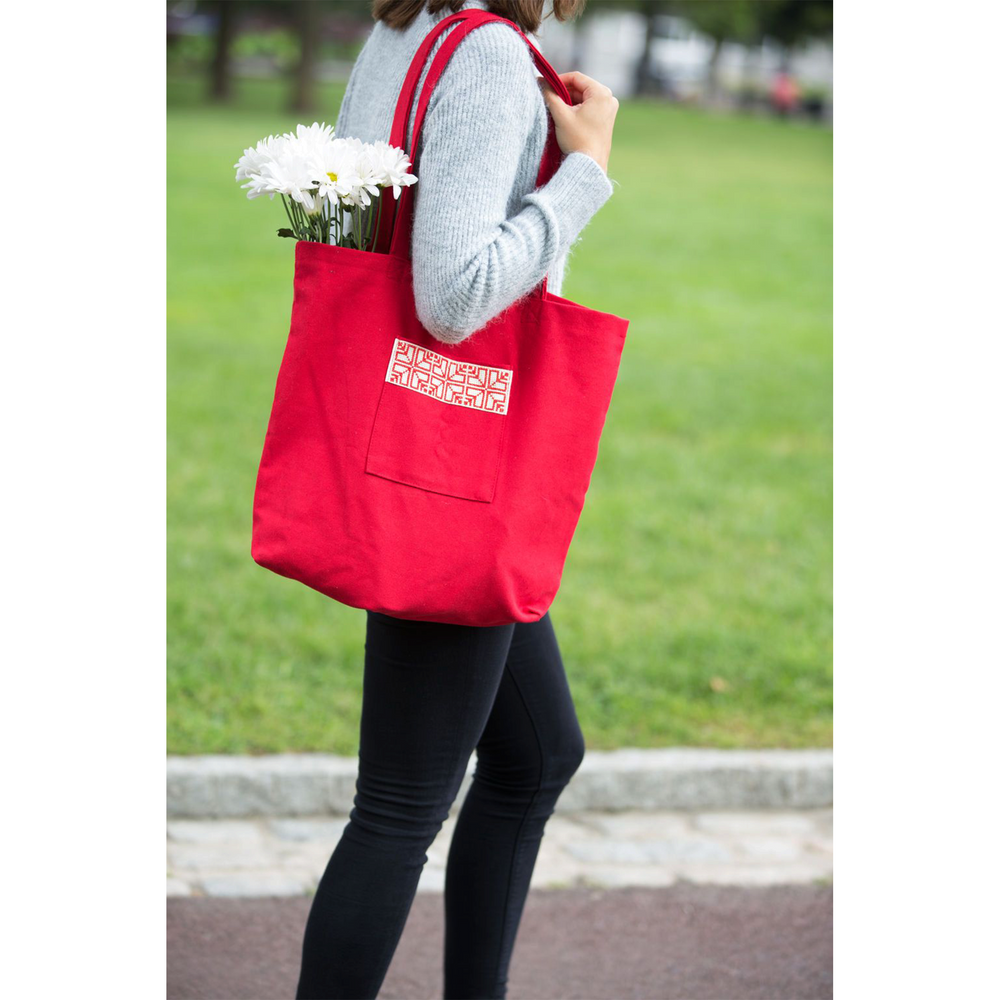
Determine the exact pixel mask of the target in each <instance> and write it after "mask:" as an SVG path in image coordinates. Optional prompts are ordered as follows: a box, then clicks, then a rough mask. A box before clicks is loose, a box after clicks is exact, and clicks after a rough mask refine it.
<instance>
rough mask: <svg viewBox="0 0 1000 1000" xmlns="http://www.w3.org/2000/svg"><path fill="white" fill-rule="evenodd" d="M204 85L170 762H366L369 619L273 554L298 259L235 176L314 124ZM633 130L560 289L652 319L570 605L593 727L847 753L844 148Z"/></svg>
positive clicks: (178, 280)
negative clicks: (218, 95)
mask: <svg viewBox="0 0 1000 1000" xmlns="http://www.w3.org/2000/svg"><path fill="white" fill-rule="evenodd" d="M199 86H200V85H197V84H195V83H194V82H192V81H188V80H176V81H172V82H171V87H170V96H171V104H170V109H169V114H168V123H169V159H168V185H169V205H168V236H169V248H168V263H169V274H168V281H169V307H168V315H169V452H168V455H169V562H168V568H169V612H168V614H169V622H168V624H169V673H168V687H169V749H170V750H171V751H172V752H174V753H185V754H186V753H205V752H223V753H226V752H232V753H236V752H250V753H254V752H272V751H285V750H322V751H332V752H338V753H354V752H355V751H356V749H357V726H358V715H359V709H360V699H361V679H362V652H363V641H364V612H362V611H357V610H354V609H351V608H346V607H343V606H341V605H339V604H336V603H335V602H333V601H331V600H328V599H327V598H325V597H322V596H321V595H319V594H317V593H314V592H312V591H310V590H308V589H307V588H306V587H304V586H302V585H301V584H298V583H294V582H292V581H290V580H285V579H282V578H279V577H277V576H275V575H273V574H271V573H268V572H266V571H265V570H263V569H261V568H260V567H258V566H256V565H255V564H254V563H253V562H252V560H251V558H250V515H251V504H252V498H253V486H254V477H255V473H256V466H257V461H258V459H259V457H260V449H261V444H262V442H263V437H264V430H265V426H266V422H267V417H268V411H269V408H270V404H271V394H272V392H273V388H274V380H275V376H276V373H277V368H278V363H279V360H280V358H281V352H282V349H283V347H284V341H285V337H286V335H287V332H288V318H289V309H290V305H291V279H292V251H293V243H292V242H291V241H290V240H280V239H277V238H276V237H275V236H274V230H275V229H276V228H277V227H278V226H280V225H282V224H283V213H282V210H281V207H280V205H278V204H277V203H274V204H272V203H270V202H268V201H266V200H260V201H255V202H247V201H246V199H245V198H244V196H243V193H242V192H241V191H240V190H239V188H238V186H237V185H236V183H235V182H234V180H233V170H232V169H231V168H232V164H233V163H235V161H236V159H237V158H238V156H239V154H240V153H241V151H242V149H243V148H244V147H245V146H247V145H250V144H251V143H252V142H253V141H255V140H256V139H258V138H259V137H261V136H263V135H266V134H268V133H271V132H279V131H285V130H287V129H288V128H290V127H291V126H293V125H294V124H295V121H296V120H297V119H296V118H295V117H294V116H291V115H290V114H288V113H287V112H284V111H283V110H282V102H283V99H284V88H282V87H280V86H279V85H276V84H272V83H267V82H254V83H250V82H245V83H244V84H243V85H242V86H241V88H240V95H239V99H238V101H237V103H236V104H235V105H234V106H233V107H230V108H227V109H225V110H220V109H217V108H207V107H203V106H201V105H200V103H199ZM340 93H341V91H340V88H338V87H332V86H331V87H329V88H327V89H325V90H324V92H323V102H324V103H323V107H324V111H323V113H322V114H321V115H319V116H318V117H325V118H326V119H327V120H328V121H333V120H334V118H335V116H336V109H337V106H338V102H339V97H340ZM309 120H312V119H311V118H310V119H309ZM618 121H619V124H618V127H617V129H616V136H615V148H614V153H613V155H612V162H611V175H612V177H614V178H615V179H616V180H617V181H618V182H619V183H620V187H619V188H618V190H617V191H616V193H615V195H614V197H612V199H611V200H610V201H609V202H608V204H607V205H606V206H605V208H604V209H602V211H601V212H600V213H599V215H598V216H597V217H596V218H595V220H594V222H593V223H592V224H591V226H590V227H589V228H588V229H587V230H586V232H585V234H584V238H583V240H582V242H581V243H580V244H579V245H578V246H577V248H576V250H575V252H574V256H573V259H572V262H571V273H570V276H569V278H568V281H567V284H566V286H565V288H564V290H563V293H564V294H565V295H568V296H569V297H570V298H574V299H577V300H578V301H580V302H582V303H584V304H586V305H588V306H592V307H594V308H598V309H603V310H608V311H610V312H615V313H618V314H619V315H622V316H626V317H628V318H630V319H631V321H632V323H631V327H630V329H629V335H628V340H627V343H626V346H625V352H624V356H623V359H622V366H621V373H620V376H619V379H618V384H617V388H616V390H615V396H614V400H613V401H612V404H611V410H610V413H609V415H608V421H607V425H606V428H605V432H604V437H603V439H602V443H601V452H600V458H599V459H598V463H597V468H596V470H595V472H594V478H593V484H592V486H591V490H590V493H589V496H588V500H587V507H586V509H585V511H584V513H583V517H582V518H581V520H580V525H579V528H578V530H577V533H576V538H575V540H574V543H573V546H572V548H571V550H570V555H569V560H568V562H567V566H566V572H565V576H564V582H563V586H562V590H561V592H560V594H559V596H558V598H557V599H556V601H555V604H554V605H553V607H552V618H553V621H554V623H555V625H556V628H557V630H558V633H559V638H560V643H561V646H562V650H563V654H564V659H565V661H566V667H567V671H568V673H569V677H570V682H571V684H572V688H573V693H574V696H575V699H576V703H577V708H578V711H579V715H580V721H581V724H582V726H583V731H584V733H585V734H586V737H587V741H588V744H589V745H590V746H591V747H593V748H610V747H617V746H669V745H675V744H686V745H702V746H719V747H757V746H810V745H825V744H828V743H829V741H830V733H831V682H830V680H831V679H830V669H831V475H832V464H831V425H832V420H831V388H832V385H831V382H832V380H831V270H832V263H831V243H832V239H831V226H832V221H831V214H832V213H831V210H832V198H831V182H832V162H831V156H832V136H831V134H830V132H829V131H827V130H824V129H818V128H815V127H811V126H806V125H797V124H787V123H780V122H774V121H770V120H762V119H751V118H728V117H714V116H710V115H706V114H702V113H699V112H696V111H690V110H681V109H677V108H673V107H666V106H660V105H658V104H645V103H624V104H623V105H622V108H621V111H620V114H619V119H618Z"/></svg>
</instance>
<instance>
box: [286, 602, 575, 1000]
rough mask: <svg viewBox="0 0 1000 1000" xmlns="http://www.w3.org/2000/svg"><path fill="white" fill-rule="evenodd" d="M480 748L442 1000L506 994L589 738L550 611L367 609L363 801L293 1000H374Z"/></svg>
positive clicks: (447, 897)
mask: <svg viewBox="0 0 1000 1000" xmlns="http://www.w3.org/2000/svg"><path fill="white" fill-rule="evenodd" d="M474 749H475V750H476V751H477V760H476V769H475V774H474V779H473V783H472V785H471V787H470V790H469V793H468V796H467V797H466V799H465V802H464V803H463V805H462V809H461V811H460V813H459V816H458V821H457V824H456V827H455V832H454V837H453V840H452V843H451V847H450V850H449V854H448V865H447V871H446V875H445V893H444V904H445V954H444V996H445V998H446V1000H459V998H460V1000H476V998H495V997H504V996H505V995H506V990H507V968H508V965H509V964H510V957H511V952H512V950H513V947H514V938H515V935H516V934H517V928H518V924H519V923H520V920H521V913H522V911H523V909H524V902H525V898H526V897H527V894H528V885H529V882H530V879H531V873H532V871H533V869H534V865H535V859H536V857H537V855H538V848H539V844H540V842H541V839H542V833H543V831H544V828H545V823H546V821H547V820H548V818H549V816H550V815H551V814H552V811H553V809H554V808H555V804H556V800H557V799H558V797H559V794H560V792H561V791H562V790H563V788H564V787H565V786H566V784H567V783H568V782H569V780H570V778H571V777H572V775H573V774H574V772H575V771H576V769H577V768H578V767H579V766H580V762H581V760H582V759H583V753H584V745H583V735H582V733H581V732H580V726H579V723H578V722H577V718H576V711H575V709H574V707H573V699H572V697H571V695H570V690H569V685H568V683H567V680H566V674H565V672H564V670H563V664H562V659H561V657H560V655H559V647H558V644H557V642H556V636H555V632H554V631H553V629H552V623H551V621H550V619H549V616H548V615H547V614H546V615H545V616H544V617H543V618H542V619H541V620H540V621H537V622H532V623H530V624H518V625H500V626H496V627H491V628H474V627H471V626H464V625H442V624H437V623H434V622H411V621H403V620H401V619H398V618H390V617H388V616H387V615H381V614H376V613H374V612H368V632H367V639H366V643H365V673H364V695H363V702H362V709H361V750H360V767H359V774H358V783H357V794H356V795H355V798H354V808H353V809H352V810H351V817H350V822H349V823H348V824H347V826H346V828H345V830H344V833H343V836H342V837H341V840H340V843H339V844H338V845H337V847H336V850H334V852H333V856H332V857H331V858H330V862H329V864H328V865H327V868H326V871H325V873H324V874H323V878H322V879H321V881H320V884H319V888H318V889H317V891H316V896H315V899H314V900H313V904H312V910H311V911H310V913H309V920H308V923H307V925H306V932H305V941H304V944H303V951H302V971H301V977H300V980H299V988H298V994H297V996H298V1000H334V998H352V1000H361V998H365V997H375V996H377V994H378V991H379V989H380V988H381V985H382V981H383V979H384V978H385V973H386V970H387V969H388V967H389V962H390V961H391V959H392V956H393V952H394V951H395V949H396V945H397V943H398V941H399V938H400V935H401V934H402V931H403V925H404V924H405V922H406V918H407V915H408V914H409V911H410V905H411V904H412V902H413V896H414V893H415V892H416V888H417V882H418V880H419V878H420V872H421V869H422V868H423V866H424V863H425V862H426V861H427V854H426V851H427V848H428V847H429V846H430V844H431V842H432V841H433V840H434V837H435V835H436V834H437V833H438V831H439V830H440V829H441V824H442V823H443V822H444V820H445V819H446V818H447V815H448V812H449V809H450V808H451V806H452V804H453V802H454V800H455V798H456V796H457V794H458V789H459V786H460V784H461V781H462V777H463V775H464V773H465V769H466V766H467V764H468V761H469V758H470V757H471V755H472V751H473V750H474Z"/></svg>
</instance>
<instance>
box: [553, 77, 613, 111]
mask: <svg viewBox="0 0 1000 1000" xmlns="http://www.w3.org/2000/svg"><path fill="white" fill-rule="evenodd" d="M559 79H560V80H562V82H563V83H564V84H566V89H567V90H568V91H569V93H570V96H571V97H572V98H573V103H574V104H580V103H582V102H583V101H586V100H588V99H589V98H591V97H597V96H601V97H610V96H611V90H610V88H608V87H605V86H604V84H603V83H598V82H597V80H595V79H594V78H593V77H590V76H587V74H586V73H579V72H576V71H574V72H572V73H560V74H559Z"/></svg>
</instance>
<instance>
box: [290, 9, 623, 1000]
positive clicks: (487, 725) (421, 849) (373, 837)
mask: <svg viewBox="0 0 1000 1000" xmlns="http://www.w3.org/2000/svg"><path fill="white" fill-rule="evenodd" d="M550 3H551V4H552V8H553V10H552V12H553V13H554V14H555V16H556V17H557V18H560V19H566V18H567V17H569V16H571V15H573V14H575V13H576V12H577V11H578V9H579V7H580V6H582V3H581V0H550ZM544 6H545V4H544V0H507V2H499V0H492V2H482V0H470V2H466V3H464V4H463V3H462V0H375V3H374V4H373V13H374V17H375V20H376V24H375V27H374V29H373V31H372V34H371V36H370V38H369V39H368V41H367V42H366V44H365V46H364V48H363V49H362V51H361V53H360V55H359V56H358V60H357V63H356V64H355V66H354V69H353V72H352V74H351V78H350V80H349V82H348V85H347V91H346V94H345V96H344V100H343V103H342V105H341V109H340V114H339V117H338V120H337V132H338V133H339V134H341V135H350V136H356V137H358V138H360V139H363V140H367V141H372V140H375V139H387V138H388V136H389V132H390V128H391V124H392V117H393V112H394V109H395V104H396V99H397V97H398V94H399V91H400V88H401V86H402V83H403V78H404V76H405V74H406V71H407V69H408V68H409V65H410V62H411V60H412V59H413V56H414V54H415V53H416V50H417V48H418V46H419V45H420V42H421V41H422V40H423V38H424V37H425V36H426V35H427V33H428V32H429V31H430V30H431V28H432V27H433V26H434V25H435V24H436V23H437V22H438V21H440V20H441V19H442V18H444V17H446V16H448V15H449V14H451V13H454V12H455V11H458V10H460V9H462V8H463V7H481V8H485V9H487V10H489V11H491V12H492V13H495V14H499V15H500V16H502V17H506V18H508V19H509V20H512V21H514V22H515V23H516V24H517V25H518V26H519V27H520V28H521V29H522V30H523V31H525V32H527V33H533V32H535V31H537V29H538V26H539V23H540V21H541V18H542V16H543V14H545V13H547V11H546V10H545V9H544ZM449 30H454V28H451V29H449ZM438 44H440V42H439V43H438ZM435 51H436V50H435ZM425 72H426V70H425ZM563 80H564V81H565V83H566V85H567V87H568V88H569V90H570V93H571V94H572V96H573V99H574V106H572V107H570V106H569V105H566V104H564V103H563V102H562V101H561V100H560V99H559V98H558V97H557V96H556V95H555V94H554V93H553V92H552V91H551V90H550V89H548V88H547V87H546V88H545V90H544V92H543V89H542V87H540V85H539V82H538V80H537V77H536V73H535V69H534V65H533V63H532V60H531V57H530V54H529V50H528V47H527V45H525V43H524V40H523V39H522V38H521V37H520V36H519V35H518V34H517V32H515V31H514V30H513V29H511V28H510V27H509V26H507V25H503V24H488V25H486V26H484V27H481V28H478V29H477V30H476V31H474V32H472V33H471V34H470V35H469V36H468V37H467V38H465V39H464V40H463V41H462V43H461V44H460V45H459V46H458V48H457V50H456V52H455V55H454V56H453V57H452V59H451V61H450V62H449V64H448V66H447V68H446V69H445V72H444V74H443V75H442V77H441V80H440V81H439V83H438V85H437V87H436V88H435V90H434V92H433V96H432V99H431V102H430V105H429V107H428V112H427V116H426V119H425V122H424V127H423V133H422V136H421V143H420V150H419V151H418V152H419V164H418V166H417V169H416V172H417V174H418V175H419V177H420V181H419V183H418V185H417V188H416V191H417V197H416V204H415V211H414V219H413V234H412V262H413V283H414V296H415V299H416V306H417V311H418V315H419V317H420V320H421V322H422V323H423V325H424V326H425V327H426V328H427V330H428V331H429V332H430V333H431V334H433V335H434V336H435V337H436V338H438V339H439V340H441V341H443V342H445V343H450V344H455V343H459V342H461V341H463V340H465V339H466V338H468V337H470V336H475V333H476V331H477V330H480V329H482V328H483V327H484V326H485V325H486V324H487V323H488V322H489V321H490V320H491V319H493V318H494V317H495V316H497V315H499V314H500V313H501V312H503V310H504V309H506V308H507V307H508V306H509V305H511V304H512V303H513V302H515V301H516V300H517V299H519V298H521V297H522V296H523V295H526V294H527V293H528V292H530V291H531V290H532V289H533V288H535V287H536V286H537V285H538V284H539V283H540V282H541V281H542V279H543V278H545V277H546V276H547V277H548V283H549V288H550V289H551V291H552V292H554V293H558V292H559V289H560V287H561V284H562V279H563V274H564V270H565V260H566V255H567V253H568V251H569V248H570V246H571V245H572V243H573V242H574V241H575V240H576V238H577V237H578V236H579V234H580V232H581V231H582V230H583V228H584V226H586V224H587V223H588V222H589V221H590V219H591V217H592V216H593V215H594V213H595V212H596V211H597V210H598V209H599V208H600V207H601V206H602V205H603V204H604V202H605V201H607V199H608V198H609V197H610V195H611V193H612V187H611V183H610V181H609V180H608V177H607V173H606V171H607V165H608V156H609V154H610V150H611V135H612V129H613V125H614V119H615V114H616V112H617V109H618V102H617V101H616V100H615V98H614V97H613V96H612V95H611V92H610V91H609V90H608V89H607V88H606V87H603V86H601V85H600V84H598V83H596V82H595V81H593V80H591V79H589V78H588V77H585V76H583V75H582V74H580V73H569V74H566V75H565V76H563ZM546 106H547V107H548V111H549V112H550V113H551V114H552V117H553V119H554V121H555V125H556V136H557V139H558V141H559V145H560V147H561V148H562V150H563V152H564V153H565V154H566V156H565V159H564V160H563V163H562V165H561V166H560V168H559V170H558V171H557V172H556V174H555V175H554V176H553V177H552V179H551V180H550V181H549V182H548V183H547V184H546V185H545V186H544V187H542V188H539V189H537V190H536V189H535V178H536V176H537V174H538V169H539V164H540V162H541V157H542V151H543V148H544V146H545V141H546V135H547V129H548V117H547V113H546ZM411 125H412V118H411ZM473 750H475V751H476V752H477V763H476V770H475V775H474V779H473V783H472V786H471V788H470V791H469V794H468V796H467V798H466V799H465V802H464V804H463V806H462V809H461V812H460V814H459V817H458V821H457V824H456V827H455V832H454V836H453V839H452V843H451V848H450V852H449V855H448V862H447V871H446V877H445V894H444V897H445V955H444V979H445V982H444V995H445V997H446V998H448V997H452V998H462V1000H470V998H478V997H485V998H489V997H504V996H505V995H506V984H507V969H508V965H509V963H510V957H511V952H512V950H513V946H514V938H515V935H516V933H517V928H518V924H519V922H520V918H521V913H522V911H523V908H524V903H525V898H526V896H527V893H528V886H529V882H530V879H531V873H532V870H533V868H534V864H535V859H536V856H537V853H538V848H539V844H540V841H541V838H542V834H543V831H544V828H545V824H546V821H547V820H548V818H549V816H550V815H551V814H552V812H553V810H554V808H555V804H556V800H557V799H558V797H559V794H560V793H561V791H562V790H563V788H564V787H565V786H566V784H567V783H568V782H569V780H570V778H571V777H572V775H573V774H574V772H575V771H576V770H577V768H578V767H579V765H580V762H581V759H582V757H583V753H584V742H583V736H582V734H581V732H580V726H579V723H578V722H577V718H576V712H575V710H574V707H573V700H572V697H571V695H570V690H569V685H568V683H567V680H566V675H565V672H564V669H563V664H562V660H561V658H560V654H559V647H558V644H557V642H556V637H555V633H554V631H553V627H552V622H551V620H550V617H549V615H548V614H546V615H545V616H544V617H543V618H542V619H541V620H539V621H537V622H533V623H530V624H517V625H501V626H496V627H488V628H475V627H470V626H460V625H445V624H439V623H434V622H418V621H404V620H401V619H396V618H391V617H389V616H387V615H383V614H378V613H374V612H368V620H367V638H366V644H365V669H364V692H363V704H362V712H361V740H360V755H359V756H360V767H359V774H358V782H357V794H356V796H355V799H354V808H353V810H352V811H351V816H350V821H349V823H348V824H347V826H346V828H345V830H344V833H343V836H342V838H341V840H340V843H339V844H338V845H337V848H336V850H335V851H334V853H333V856H332V857H331V859H330V862H329V865H328V866H327V869H326V872H325V873H324V875H323V878H322V880H321V881H320V884H319V887H318V889H317V891H316V897H315V900H314V902H313V905H312V910H311V912H310V914H309V921H308V924H307V927H306V933H305V941H304V945H303V955H302V971H301V977H300V981H299V989H298V997H299V998H300V1000H308V998H332V997H351V998H361V997H375V996H376V995H377V994H378V991H379V989H380V987H381V984H382V981H383V979H384V977H385V973H386V970H387V969H388V966H389V962H390V961H391V959H392V955H393V952H394V950H395V948H396V944H397V942H398V941H399V937H400V934H401V933H402V930H403V925H404V924H405V922H406V918H407V915H408V913H409V910H410V906H411V904H412V901H413V896H414V893H415V891H416V888H417V882H418V880H419V878H420V873H421V869H422V867H423V865H424V863H425V862H426V860H427V855H426V850H427V848H428V847H429V845H430V844H431V842H432V841H433V840H434V837H435V835H436V834H437V833H438V831H439V830H440V828H441V825H442V823H443V821H444V820H445V818H446V817H447V815H448V812H449V809H450V807H451V806H452V804H453V802H454V800H455V798H456V795H457V793H458V789H459V785H460V783H461V780H462V777H463V775H464V773H465V769H466V766H467V764H468V761H469V759H470V757H471V755H472V752H473Z"/></svg>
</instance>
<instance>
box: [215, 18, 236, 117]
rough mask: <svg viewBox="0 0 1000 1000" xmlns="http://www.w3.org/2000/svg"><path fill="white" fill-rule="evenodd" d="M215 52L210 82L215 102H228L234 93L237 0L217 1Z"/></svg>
mask: <svg viewBox="0 0 1000 1000" xmlns="http://www.w3.org/2000/svg"><path fill="white" fill-rule="evenodd" d="M213 6H214V7H215V16H216V22H215V51H214V54H213V56H212V68H211V76H210V81H209V96H210V97H211V99H212V100H213V101H228V100H229V98H230V97H231V96H232V93H233V71H232V48H233V39H234V38H235V37H236V18H237V10H236V7H237V4H236V2H235V0H216V2H215V3H214V4H213Z"/></svg>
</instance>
